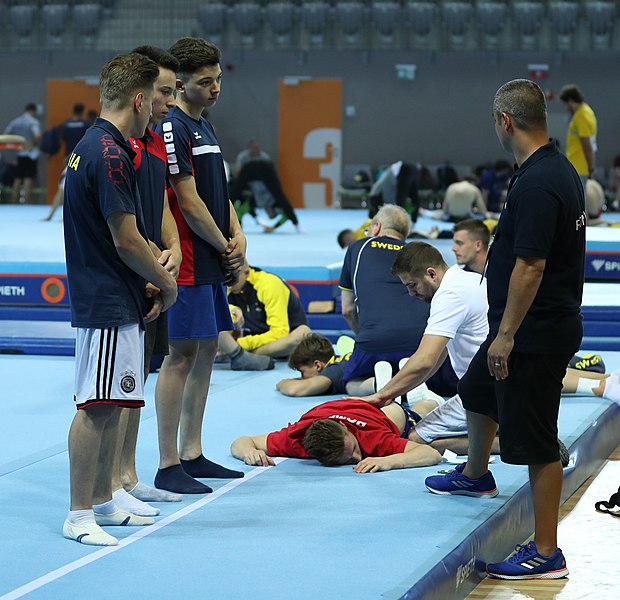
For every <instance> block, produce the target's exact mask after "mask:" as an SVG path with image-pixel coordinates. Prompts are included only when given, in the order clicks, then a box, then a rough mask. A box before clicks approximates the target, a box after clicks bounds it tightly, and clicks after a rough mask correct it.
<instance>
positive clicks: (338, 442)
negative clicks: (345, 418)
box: [302, 419, 346, 467]
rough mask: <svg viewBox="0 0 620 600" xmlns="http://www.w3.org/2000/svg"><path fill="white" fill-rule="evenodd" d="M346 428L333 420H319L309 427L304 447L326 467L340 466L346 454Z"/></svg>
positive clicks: (303, 443)
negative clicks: (343, 455) (341, 459)
mask: <svg viewBox="0 0 620 600" xmlns="http://www.w3.org/2000/svg"><path fill="white" fill-rule="evenodd" d="M345 433H346V430H345V428H344V427H343V426H342V425H341V424H340V423H338V421H334V420H333V419H319V420H318V421H315V422H314V423H312V425H310V427H308V429H307V430H306V433H305V435H304V439H303V442H302V446H303V447H304V449H305V450H306V452H307V453H308V454H309V455H310V456H311V457H312V458H315V459H316V460H318V461H319V462H320V463H321V464H323V465H325V466H326V467H332V466H334V465H337V464H339V460H340V458H341V457H342V453H343V452H344V436H345Z"/></svg>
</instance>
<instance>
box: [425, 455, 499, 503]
mask: <svg viewBox="0 0 620 600" xmlns="http://www.w3.org/2000/svg"><path fill="white" fill-rule="evenodd" d="M466 464H467V463H462V464H460V465H457V466H456V467H455V469H454V470H453V471H450V472H449V473H446V474H445V475H432V476H431V477H427V478H426V480H425V481H424V485H425V486H426V489H427V490H428V491H429V492H432V493H433V494H444V495H447V494H451V495H453V496H475V497H477V498H494V497H495V496H497V494H499V492H498V491H497V486H496V485H495V479H494V478H493V475H492V474H491V471H487V472H486V473H485V474H484V475H483V476H482V477H480V478H479V479H470V478H469V477H465V475H463V474H462V471H463V469H464V468H465V465H466Z"/></svg>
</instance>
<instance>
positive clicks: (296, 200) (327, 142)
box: [278, 77, 342, 208]
mask: <svg viewBox="0 0 620 600" xmlns="http://www.w3.org/2000/svg"><path fill="white" fill-rule="evenodd" d="M278 88H279V120H278V170H279V175H280V179H281V181H282V187H283V188H284V192H285V193H286V195H287V196H288V197H289V199H290V200H291V203H292V204H293V206H296V207H298V208H304V207H305V208H322V207H325V206H333V205H334V204H335V203H336V198H337V196H336V194H337V193H338V188H339V187H340V178H341V170H342V164H341V149H342V82H341V81H340V80H339V79H318V80H314V79H303V78H296V77H287V78H285V79H284V80H282V81H280V82H279V84H278Z"/></svg>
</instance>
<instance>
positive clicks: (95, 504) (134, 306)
mask: <svg viewBox="0 0 620 600" xmlns="http://www.w3.org/2000/svg"><path fill="white" fill-rule="evenodd" d="M158 74H159V69H158V68H157V65H156V64H155V63H154V62H153V61H151V60H150V59H148V58H146V57H143V56H140V55H138V54H126V55H120V56H117V57H115V58H113V59H112V60H110V61H109V62H108V63H106V64H105V65H104V67H103V69H102V71H101V75H100V84H99V87H100V95H101V118H100V119H98V120H97V121H96V123H95V124H94V125H93V127H91V128H90V129H89V130H88V132H87V133H86V135H85V136H84V137H83V138H82V140H80V142H78V144H77V146H76V147H75V149H74V151H73V152H72V153H71V155H70V156H69V160H68V173H67V181H66V190H65V194H66V195H65V211H64V231H65V253H66V261H67V278H68V283H69V298H70V304H71V324H72V325H73V326H74V327H77V328H78V330H77V340H76V390H75V395H74V400H75V403H76V406H77V408H78V412H77V413H76V415H75V418H74V419H73V423H72V425H71V430H70V432H69V460H70V478H71V508H70V512H69V514H68V516H67V519H66V521H65V523H64V526H63V535H64V536H65V537H66V538H69V539H73V540H76V541H78V542H81V543H83V544H89V545H95V546H110V545H116V544H117V540H116V538H115V537H113V536H111V535H109V534H108V533H106V532H105V531H103V529H101V527H100V525H148V524H151V523H152V522H153V519H152V518H145V517H139V516H136V515H134V514H132V513H129V512H127V511H125V510H123V509H119V508H118V507H117V506H116V504H115V502H114V500H113V499H112V489H111V483H112V468H113V454H114V447H115V445H116V439H117V432H118V418H119V414H120V410H119V407H127V408H138V407H141V406H143V405H144V390H143V388H144V382H143V353H144V333H143V331H144V325H143V322H144V321H148V320H150V319H152V318H155V317H156V316H157V315H158V314H159V312H160V311H161V310H165V309H167V308H169V307H170V306H171V305H172V304H173V303H174V302H175V300H176V294H177V291H176V283H175V281H174V278H173V277H172V275H170V273H168V271H166V269H164V268H163V267H162V266H161V265H160V264H159V262H157V260H156V258H155V256H154V255H153V252H152V251H151V248H150V247H149V244H148V241H147V236H146V231H145V229H144V221H143V217H142V210H141V206H140V195H139V192H138V189H137V185H136V178H135V173H134V168H133V164H132V158H133V156H134V152H133V150H132V149H131V147H130V145H129V144H128V143H127V140H128V139H129V138H130V137H131V136H134V137H141V136H142V135H144V131H145V129H146V126H147V125H148V122H149V118H150V115H151V110H152V101H153V84H154V82H155V80H156V79H157V76H158ZM147 282H149V283H148V285H147ZM149 304H150V308H149Z"/></svg>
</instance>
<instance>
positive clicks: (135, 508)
mask: <svg viewBox="0 0 620 600" xmlns="http://www.w3.org/2000/svg"><path fill="white" fill-rule="evenodd" d="M112 500H114V502H115V503H116V506H118V507H119V508H122V509H123V510H126V511H127V512H130V513H132V514H134V515H139V516H141V517H156V516H157V515H158V514H159V508H154V507H152V506H151V505H150V504H147V503H146V502H142V500H138V499H137V498H134V497H133V496H132V495H131V494H129V493H127V492H126V491H125V490H124V489H123V488H120V489H118V490H116V491H115V492H112Z"/></svg>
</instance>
